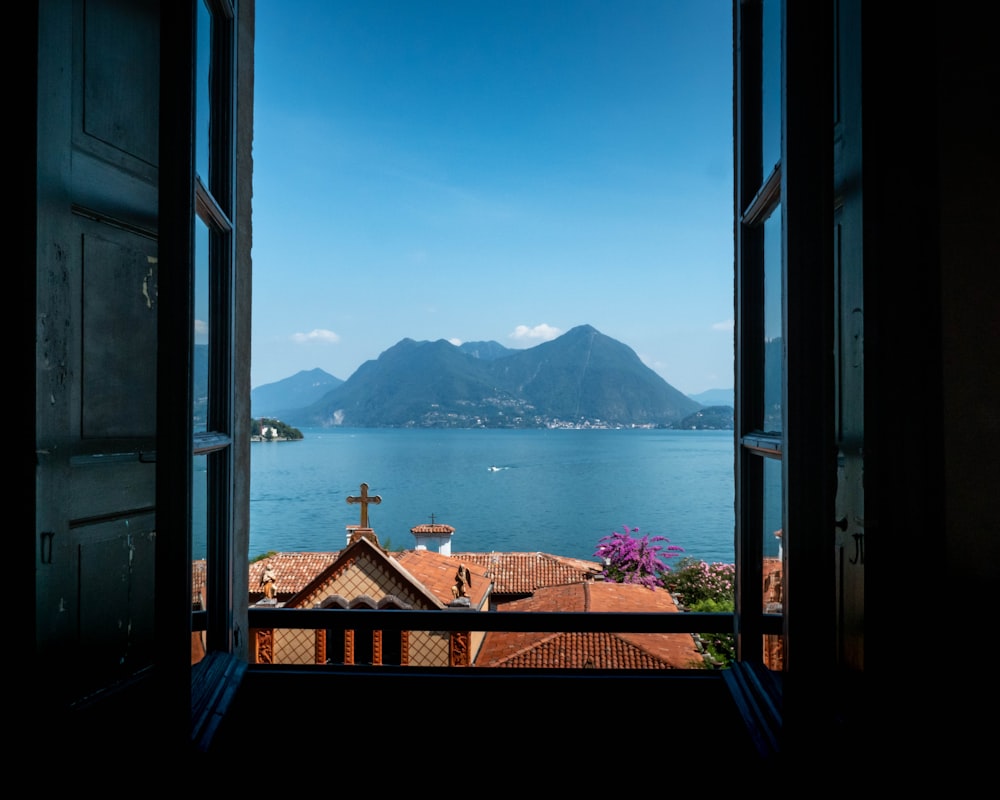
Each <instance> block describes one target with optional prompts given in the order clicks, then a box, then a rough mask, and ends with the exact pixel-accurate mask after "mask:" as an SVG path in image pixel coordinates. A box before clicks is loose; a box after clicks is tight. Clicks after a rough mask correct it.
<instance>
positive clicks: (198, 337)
mask: <svg viewBox="0 0 1000 800" xmlns="http://www.w3.org/2000/svg"><path fill="white" fill-rule="evenodd" d="M194 338H195V341H197V342H207V341H208V323H207V322H205V320H203V319H196V320H195V321H194Z"/></svg>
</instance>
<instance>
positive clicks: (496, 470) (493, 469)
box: [486, 464, 501, 472]
mask: <svg viewBox="0 0 1000 800" xmlns="http://www.w3.org/2000/svg"><path fill="white" fill-rule="evenodd" d="M486 469H488V470H489V471H490V472H499V471H500V469H501V468H500V467H498V466H497V465H496V464H494V465H492V466H489V467H487V468H486Z"/></svg>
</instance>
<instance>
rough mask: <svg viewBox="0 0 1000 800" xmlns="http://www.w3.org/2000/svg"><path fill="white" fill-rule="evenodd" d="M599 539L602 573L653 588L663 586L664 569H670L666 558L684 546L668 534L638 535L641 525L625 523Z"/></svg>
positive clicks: (613, 578) (598, 547)
mask: <svg viewBox="0 0 1000 800" xmlns="http://www.w3.org/2000/svg"><path fill="white" fill-rule="evenodd" d="M622 528H623V532H618V531H615V532H614V533H611V534H609V535H608V536H605V537H603V538H602V539H600V540H599V541H598V543H597V549H596V550H595V551H594V556H596V557H597V558H599V559H600V560H601V562H602V563H603V564H604V570H603V571H602V572H601V575H602V576H603V577H604V579H605V580H609V581H615V582H617V583H638V584H641V585H643V586H645V587H647V588H649V589H653V588H655V587H657V586H663V578H662V577H661V576H662V574H663V573H665V572H669V571H670V567H668V566H667V564H666V561H665V559H668V558H675V557H676V556H677V555H679V554H680V553H681V552H683V550H684V548H683V547H678V546H677V545H672V544H661V543H663V542H667V543H669V541H670V540H669V539H668V538H667V537H666V536H649V535H648V534H646V535H644V536H638V535H637V534H638V533H639V529H638V528H630V527H629V526H628V525H623V526H622Z"/></svg>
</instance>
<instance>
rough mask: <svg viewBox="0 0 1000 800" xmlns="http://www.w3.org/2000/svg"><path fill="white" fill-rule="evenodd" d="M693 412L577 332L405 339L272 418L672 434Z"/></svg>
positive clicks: (605, 343) (622, 348) (650, 376)
mask: <svg viewBox="0 0 1000 800" xmlns="http://www.w3.org/2000/svg"><path fill="white" fill-rule="evenodd" d="M700 407H701V406H700V404H699V403H698V402H697V401H695V400H692V399H691V398H689V397H687V396H685V395H684V394H682V393H681V392H680V391H678V390H677V389H675V388H674V387H673V386H671V385H670V384H669V383H667V382H666V381H665V380H663V378H661V377H660V376H659V375H657V374H656V373H655V372H654V371H653V370H652V369H650V368H649V367H647V366H646V365H645V364H643V363H642V361H641V360H640V359H639V357H638V356H637V355H636V354H635V351H634V350H632V349H631V348H630V347H628V346H627V345H624V344H622V343H621V342H619V341H616V340H614V339H612V338H610V337H608V336H605V335H604V334H602V333H600V332H599V331H597V330H596V329H595V328H593V327H592V326H590V325H581V326H578V327H576V328H573V329H572V330H569V331H567V332H566V333H565V334H563V335H562V336H560V337H558V338H557V339H553V340H552V341H549V342H544V343H543V344H539V345H536V346H535V347H531V348H528V349H526V350H511V349H508V348H505V347H503V346H502V345H500V344H497V343H496V342H476V343H467V344H465V345H459V346H456V345H453V344H451V343H450V342H447V341H445V340H444V339H439V340H437V341H433V342H431V341H422V342H417V341H414V340H413V339H403V340H401V341H399V342H398V343H397V344H395V345H393V346H392V347H390V348H389V349H388V350H386V351H385V352H383V353H382V354H381V355H380V356H379V357H378V358H377V359H375V360H373V361H366V362H365V363H364V364H362V365H361V366H360V367H359V368H358V369H357V371H356V372H355V373H354V374H353V375H351V377H350V378H348V379H347V380H346V381H344V382H342V383H341V384H340V385H338V386H336V387H335V388H333V389H332V390H331V391H329V392H327V393H326V394H325V395H323V397H322V398H320V399H319V400H317V401H316V402H314V403H312V404H310V405H307V406H304V407H300V408H294V407H292V406H287V407H286V409H285V410H283V411H281V412H280V413H275V414H274V416H276V417H278V418H279V419H282V420H284V421H286V422H288V423H290V424H292V425H296V426H299V427H306V426H322V427H326V426H334V425H341V426H344V427H359V428H368V427H455V428H473V427H486V428H532V427H552V426H555V427H559V426H562V427H581V426H589V427H630V426H645V427H671V426H672V425H673V424H674V423H676V422H679V421H680V420H681V419H683V418H684V417H686V416H687V415H688V414H691V413H693V412H695V411H697V410H698V409H699V408H700Z"/></svg>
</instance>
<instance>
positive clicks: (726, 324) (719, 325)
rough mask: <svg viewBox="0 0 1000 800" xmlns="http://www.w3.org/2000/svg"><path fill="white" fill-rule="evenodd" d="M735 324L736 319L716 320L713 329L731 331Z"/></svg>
mask: <svg viewBox="0 0 1000 800" xmlns="http://www.w3.org/2000/svg"><path fill="white" fill-rule="evenodd" d="M734 324H735V320H731V319H727V320H723V321H722V322H715V323H712V330H713V331H731V330H732V329H733V325H734Z"/></svg>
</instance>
